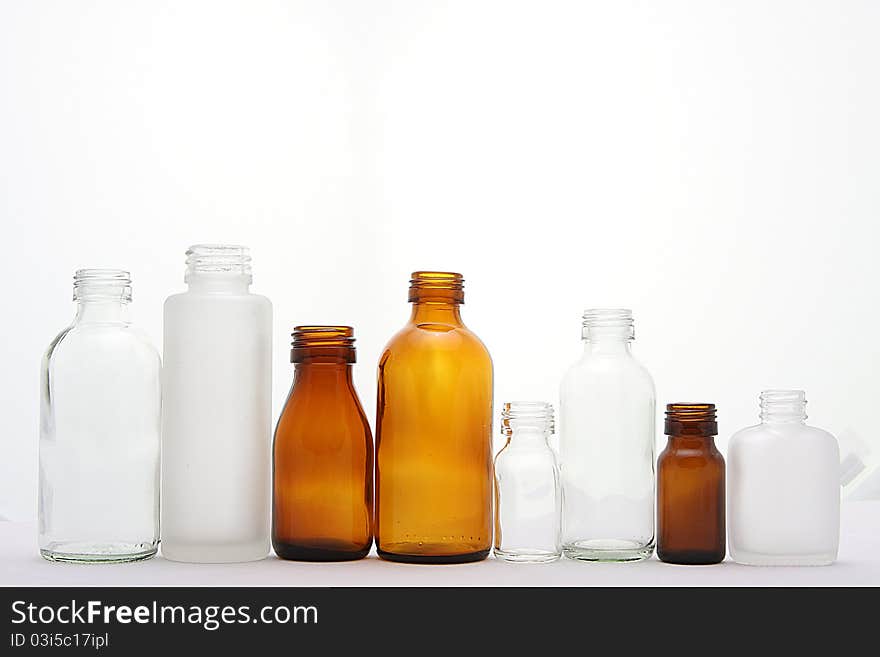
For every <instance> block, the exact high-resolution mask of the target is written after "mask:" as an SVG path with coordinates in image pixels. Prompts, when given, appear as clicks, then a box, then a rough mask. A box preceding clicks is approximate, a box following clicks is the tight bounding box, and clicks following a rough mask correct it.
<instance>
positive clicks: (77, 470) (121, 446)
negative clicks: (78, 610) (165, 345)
mask: <svg viewBox="0 0 880 657" xmlns="http://www.w3.org/2000/svg"><path fill="white" fill-rule="evenodd" d="M73 281H74V282H73V299H74V301H76V305H77V308H76V317H75V319H74V320H73V324H72V325H71V326H69V327H68V328H66V329H64V330H63V331H62V332H61V333H60V334H59V335H58V337H56V338H55V339H54V340H53V341H52V344H50V345H49V348H48V350H47V351H46V354H45V355H44V356H43V362H42V367H41V374H40V476H39V480H40V481H39V543H40V554H41V555H42V556H43V557H45V558H46V559H48V560H50V561H76V562H119V561H138V560H140V559H148V558H149V557H152V556H153V555H154V554H156V549H157V546H158V545H159V429H160V413H161V391H160V361H159V353H158V351H156V349H155V347H153V345H152V344H150V342H149V341H148V340H147V338H146V337H145V336H144V335H143V334H142V333H141V332H140V331H139V330H137V329H136V328H134V327H133V326H132V324H131V322H130V320H129V318H128V304H129V303H130V302H131V279H130V277H129V274H128V272H125V271H121V270H117V269H80V270H79V271H78V272H76V275H75V276H74V279H73Z"/></svg>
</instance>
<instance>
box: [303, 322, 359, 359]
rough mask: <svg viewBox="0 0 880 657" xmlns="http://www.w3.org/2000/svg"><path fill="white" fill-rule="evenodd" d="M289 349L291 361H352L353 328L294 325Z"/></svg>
mask: <svg viewBox="0 0 880 657" xmlns="http://www.w3.org/2000/svg"><path fill="white" fill-rule="evenodd" d="M290 335H291V337H292V338H293V341H292V342H291V347H292V348H291V350H290V362H291V363H305V362H338V361H342V362H346V363H354V362H355V360H356V353H355V347H354V329H353V328H352V327H351V326H329V325H328V326H322V325H309V326H295V327H294V329H293V333H291V334H290Z"/></svg>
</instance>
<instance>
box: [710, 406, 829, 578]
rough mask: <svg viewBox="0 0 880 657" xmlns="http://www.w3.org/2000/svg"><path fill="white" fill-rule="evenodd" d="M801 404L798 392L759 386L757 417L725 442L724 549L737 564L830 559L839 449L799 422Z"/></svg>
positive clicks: (822, 433)
mask: <svg viewBox="0 0 880 657" xmlns="http://www.w3.org/2000/svg"><path fill="white" fill-rule="evenodd" d="M804 403H805V401H804V400H803V392H801V391H765V392H764V393H762V418H763V419H764V421H763V422H762V423H761V424H759V425H756V426H753V427H748V428H746V429H743V430H741V431H739V432H737V433H736V434H734V435H733V437H732V438H731V439H730V443H729V446H728V454H727V462H728V473H727V476H728V514H729V517H728V519H729V528H728V529H729V547H730V556H731V558H732V559H733V560H734V561H736V562H737V563H741V564H745V565H756V566H773V565H779V566H807V565H817V566H818V565H827V564H830V563H832V562H833V561H834V560H835V559H836V558H837V549H838V544H839V537H840V479H839V462H840V454H839V448H838V445H837V440H836V439H835V438H834V436H832V435H831V434H830V433H828V432H827V431H824V430H822V429H818V428H816V427H810V426H807V425H806V424H804V422H803V420H804V418H806V414H805V413H803V405H804ZM774 405H775V406H776V407H777V408H779V407H780V406H781V407H782V408H783V409H788V410H787V411H785V412H779V411H775V410H773V407H774ZM796 408H799V409H800V410H797V411H793V410H792V409H796Z"/></svg>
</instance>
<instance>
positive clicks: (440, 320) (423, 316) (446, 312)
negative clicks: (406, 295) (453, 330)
mask: <svg viewBox="0 0 880 657" xmlns="http://www.w3.org/2000/svg"><path fill="white" fill-rule="evenodd" d="M410 322H412V323H413V324H450V325H453V326H462V320H461V311H460V306H459V304H458V303H454V302H450V301H433V300H432V301H428V300H425V301H415V302H413V305H412V314H411V315H410Z"/></svg>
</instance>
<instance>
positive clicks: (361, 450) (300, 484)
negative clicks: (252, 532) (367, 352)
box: [272, 326, 373, 561]
mask: <svg viewBox="0 0 880 657" xmlns="http://www.w3.org/2000/svg"><path fill="white" fill-rule="evenodd" d="M290 360H291V362H293V363H295V364H296V365H295V375H294V379H293V386H291V388H290V395H288V397H287V402H286V403H285V404H284V410H283V411H282V412H281V417H279V418H278V427H277V428H276V429H275V444H274V460H273V465H274V467H273V487H274V488H273V490H274V497H273V500H274V504H273V514H272V518H273V523H272V545H273V547H274V548H275V553H276V554H277V555H278V556H279V557H281V558H282V559H297V560H301V561H350V560H353V559H361V558H363V557H365V556H366V555H367V552H369V551H370V547H371V546H372V544H373V532H372V525H373V435H372V433H371V432H370V424H369V422H367V416H366V415H364V409H363V407H362V406H361V402H360V399H358V394H357V391H356V390H355V388H354V381H353V380H352V376H351V375H352V372H351V370H352V365H353V364H354V362H355V347H354V329H352V328H351V327H350V326H297V327H296V328H295V329H294V330H293V348H292V349H291V351H290Z"/></svg>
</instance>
